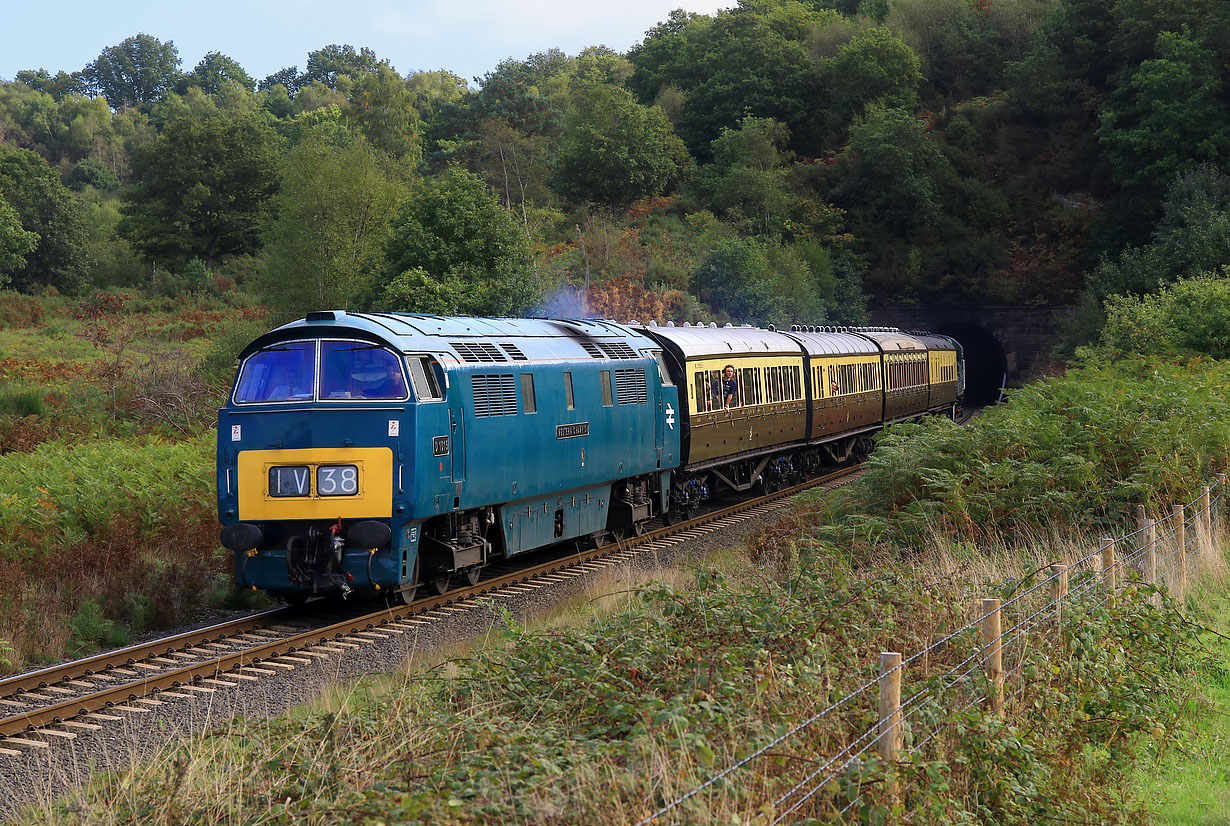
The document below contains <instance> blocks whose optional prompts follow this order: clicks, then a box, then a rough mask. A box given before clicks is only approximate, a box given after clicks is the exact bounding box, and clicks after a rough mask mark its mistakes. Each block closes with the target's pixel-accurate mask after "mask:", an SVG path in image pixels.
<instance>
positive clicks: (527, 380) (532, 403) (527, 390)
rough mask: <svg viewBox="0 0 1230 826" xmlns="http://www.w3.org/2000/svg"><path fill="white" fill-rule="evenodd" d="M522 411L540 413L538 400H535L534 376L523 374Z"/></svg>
mask: <svg viewBox="0 0 1230 826" xmlns="http://www.w3.org/2000/svg"><path fill="white" fill-rule="evenodd" d="M521 409H522V410H524V411H525V412H526V413H537V412H538V400H537V399H536V398H534V374H533V373H522V374H521Z"/></svg>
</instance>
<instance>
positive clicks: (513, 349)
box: [500, 342, 526, 361]
mask: <svg viewBox="0 0 1230 826" xmlns="http://www.w3.org/2000/svg"><path fill="white" fill-rule="evenodd" d="M500 346H501V347H503V348H504V352H505V353H508V355H509V357H510V358H511V359H512V360H513V361H525V360H526V358H525V353H522V352H521V348H520V347H518V346H517V345H515V344H511V343H509V344H506V343H503V342H501V343H500Z"/></svg>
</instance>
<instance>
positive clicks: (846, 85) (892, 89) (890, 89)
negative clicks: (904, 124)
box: [820, 28, 922, 124]
mask: <svg viewBox="0 0 1230 826" xmlns="http://www.w3.org/2000/svg"><path fill="white" fill-rule="evenodd" d="M820 76H821V81H822V83H824V85H825V86H826V87H827V88H828V90H829V92H830V94H831V96H832V99H831V100H832V102H831V103H830V104H829V108H830V109H832V110H833V111H834V112H835V113H836V115H837V118H838V120H839V122H840V123H842V124H845V123H848V122H849V121H850V120H851V119H852V118H853V117H855V116H856V115H858V114H860V113H862V111H863V109H864V108H865V107H866V106H867V104H869V103H872V102H878V103H880V104H882V105H884V106H887V107H890V108H897V109H908V110H913V109H914V108H915V107H916V106H917V105H918V86H919V84H920V83H921V82H922V72H921V71H920V70H919V60H918V55H916V54H914V51H913V50H912V49H911V48H910V47H909V46H907V45H905V43H903V42H901V40H899V39H898V38H897V36H896V35H894V34H893V33H892V32H890V31H889V30H888V29H885V28H874V29H869V30H867V31H865V32H863V33H862V34H859V35H857V36H855V37H854V38H853V39H852V40H850V41H849V42H848V43H846V44H845V45H844V46H842V47H841V48H840V49H838V50H837V54H836V55H834V56H833V57H831V58H829V59H827V60H825V61H823V62H822V63H821V64H820Z"/></svg>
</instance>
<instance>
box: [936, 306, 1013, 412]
mask: <svg viewBox="0 0 1230 826" xmlns="http://www.w3.org/2000/svg"><path fill="white" fill-rule="evenodd" d="M935 332H937V333H942V334H943V335H946V336H952V337H953V338H955V339H956V340H957V341H958V342H960V344H961V347H962V348H963V349H964V350H965V403H966V404H967V405H985V404H991V403H992V402H994V401H995V400H996V399H998V398H999V388H1000V387H1001V386H1003V383H1004V374H1005V373H1007V371H1008V360H1007V359H1006V358H1004V348H1003V347H1002V346H1001V345H1000V343H999V341H997V340H996V338H995V336H993V335H991V334H990V333H989V332H987V330H986V328H984V327H980V326H979V325H977V324H971V323H969V322H967V321H953V322H950V323H948V324H940V325H938V326H937V327H936V328H935Z"/></svg>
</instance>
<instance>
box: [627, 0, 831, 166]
mask: <svg viewBox="0 0 1230 826" xmlns="http://www.w3.org/2000/svg"><path fill="white" fill-rule="evenodd" d="M779 7H780V8H779ZM834 17H835V15H834V13H833V12H815V11H811V10H809V9H808V8H807V7H805V6H804V5H803V4H801V3H797V2H786V3H778V4H748V5H747V6H746V7H740V8H739V9H736V10H734V11H729V12H726V11H722V12H718V14H717V16H716V17H712V18H710V17H703V16H691V17H690V16H687V15H685V14H676V15H672V17H671V19H670V20H669V21H667V23H665V24H661V25H660V26H657V27H655V28H653V29H651V30H650V31H649V33H648V34H647V35H646V37H645V41H644V42H643V43H642V44H640V45H639V46H637V47H635V48H634V49H632V51H631V52H629V55H628V58H629V60H631V61H632V64H633V66H634V67H635V71H634V73H633V75H632V77H631V78H629V80H628V84H629V86H630V88H632V90H633V91H634V92H636V93H637V95H638V96H639V98H640V99H641V100H642V101H652V100H655V99H656V98H657V96H658V94H659V93H660V92H661V91H662V89H663V88H665V87H666V86H669V85H674V86H676V87H678V89H679V90H680V91H682V93H683V104H682V107H681V110H680V115H679V122H678V130H679V134H680V136H681V137H682V138H683V139H684V141H685V143H686V144H687V146H688V148H689V149H690V150H691V151H692V153H693V155H696V156H697V157H700V158H707V155H708V151H709V147H710V144H711V143H712V142H713V140H715V139H716V138H717V137H718V135H720V134H721V130H722V129H723V128H734V126H735V125H736V124H737V123H738V122H739V121H740V120H741V119H742V118H743V117H744V116H745V115H753V116H755V117H762V118H773V119H774V120H777V121H780V122H782V123H784V124H786V126H788V127H789V129H790V134H791V136H792V138H793V141H794V145H793V147H792V148H793V149H795V150H796V151H799V152H808V151H815V150H817V149H818V148H819V147H820V143H821V139H822V138H823V132H824V120H825V113H824V110H823V108H822V107H818V106H817V105H816V103H817V100H820V99H822V97H821V86H820V78H819V71H818V68H817V66H816V63H815V61H814V60H812V58H811V55H810V54H809V53H808V48H807V41H808V38H809V37H810V32H811V29H812V27H813V26H816V25H820V24H821V23H823V22H825V21H829V20H831V19H833V18H834Z"/></svg>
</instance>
